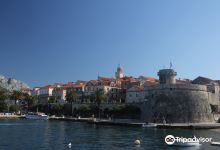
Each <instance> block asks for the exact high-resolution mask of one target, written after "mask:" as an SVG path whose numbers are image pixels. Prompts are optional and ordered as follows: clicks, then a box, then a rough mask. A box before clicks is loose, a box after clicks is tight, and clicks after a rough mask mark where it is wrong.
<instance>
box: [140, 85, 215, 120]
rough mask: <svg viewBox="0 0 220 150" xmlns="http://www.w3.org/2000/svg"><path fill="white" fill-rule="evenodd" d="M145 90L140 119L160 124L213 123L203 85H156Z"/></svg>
mask: <svg viewBox="0 0 220 150" xmlns="http://www.w3.org/2000/svg"><path fill="white" fill-rule="evenodd" d="M145 90H147V91H146V93H147V95H146V98H147V101H146V102H145V103H144V104H143V105H142V106H141V110H142V119H143V120H144V121H148V122H157V123H162V122H164V121H166V122H167V123H188V122H190V123H199V122H214V119H213V115H212V113H211V107H210V104H209V101H210V100H209V98H210V96H209V94H208V92H207V88H206V86H204V85H193V84H187V85H181V84H179V85H178V84H174V85H172V84H170V85H158V86H154V87H148V88H146V89H145Z"/></svg>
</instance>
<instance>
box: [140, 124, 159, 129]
mask: <svg viewBox="0 0 220 150" xmlns="http://www.w3.org/2000/svg"><path fill="white" fill-rule="evenodd" d="M142 127H143V128H156V127H157V124H155V123H144V124H143V125H142Z"/></svg>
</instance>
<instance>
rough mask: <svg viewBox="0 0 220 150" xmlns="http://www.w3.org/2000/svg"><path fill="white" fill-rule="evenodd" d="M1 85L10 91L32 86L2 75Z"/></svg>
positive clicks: (0, 76)
mask: <svg viewBox="0 0 220 150" xmlns="http://www.w3.org/2000/svg"><path fill="white" fill-rule="evenodd" d="M0 87H2V88H5V89H7V90H9V91H13V90H21V89H30V87H29V86H28V85H27V84H26V83H24V82H22V81H20V80H16V79H13V78H7V77H5V76H2V75H0Z"/></svg>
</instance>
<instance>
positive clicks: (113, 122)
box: [49, 117, 220, 129]
mask: <svg viewBox="0 0 220 150" xmlns="http://www.w3.org/2000/svg"><path fill="white" fill-rule="evenodd" d="M49 120H57V121H59V120H60V121H73V122H86V123H89V124H96V125H109V126H127V127H142V126H143V125H144V124H145V123H144V122H140V121H138V120H130V119H115V120H107V119H100V120H99V119H96V118H71V117H50V118H49ZM155 128H161V129H219V128H220V123H173V124H156V126H155Z"/></svg>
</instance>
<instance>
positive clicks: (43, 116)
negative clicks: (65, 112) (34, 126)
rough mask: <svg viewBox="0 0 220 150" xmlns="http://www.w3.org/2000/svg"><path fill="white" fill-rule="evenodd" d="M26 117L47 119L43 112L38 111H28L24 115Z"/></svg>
mask: <svg viewBox="0 0 220 150" xmlns="http://www.w3.org/2000/svg"><path fill="white" fill-rule="evenodd" d="M25 118H26V119H34V120H48V119H49V116H47V115H45V114H44V113H39V112H36V113H34V112H29V113H28V114H26V115H25Z"/></svg>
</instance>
